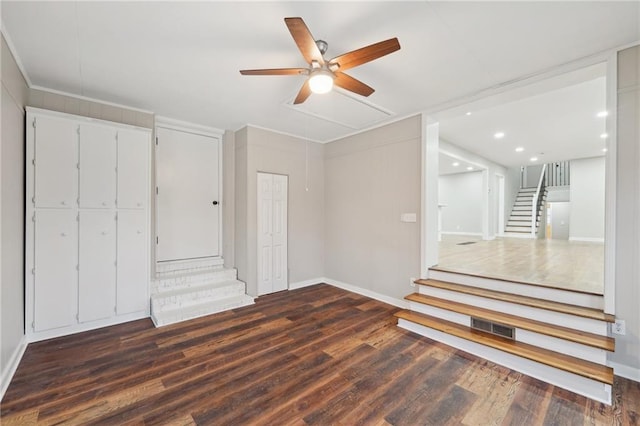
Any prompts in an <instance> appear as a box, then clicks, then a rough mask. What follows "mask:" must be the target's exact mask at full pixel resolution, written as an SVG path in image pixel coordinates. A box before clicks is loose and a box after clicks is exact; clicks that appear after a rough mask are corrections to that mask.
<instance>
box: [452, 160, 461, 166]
mask: <svg viewBox="0 0 640 426" xmlns="http://www.w3.org/2000/svg"><path fill="white" fill-rule="evenodd" d="M451 165H452V166H453V167H458V166H459V165H460V163H458V162H457V161H456V162H455V163H453V164H451Z"/></svg>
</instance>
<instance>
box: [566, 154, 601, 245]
mask: <svg viewBox="0 0 640 426" xmlns="http://www.w3.org/2000/svg"><path fill="white" fill-rule="evenodd" d="M604 171H605V161H604V157H595V158H585V159H580V160H572V161H571V185H570V187H569V191H570V199H571V213H570V217H569V239H570V240H575V241H604V187H605V176H604Z"/></svg>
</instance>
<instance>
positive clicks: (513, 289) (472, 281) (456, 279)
mask: <svg viewBox="0 0 640 426" xmlns="http://www.w3.org/2000/svg"><path fill="white" fill-rule="evenodd" d="M429 278H431V279H434V280H437V281H445V282H450V283H454V284H462V285H466V286H470V287H477V288H484V289H488V290H494V291H501V292H504V293H510V294H517V295H520V296H528V297H535V298H537V299H544V300H550V301H553V302H560V303H567V304H570V305H577V306H583V307H585V308H594V309H603V308H604V298H603V297H602V296H598V295H595V294H586V293H575V292H572V291H566V290H560V289H557V288H550V287H542V286H535V285H528V284H521V283H510V282H508V281H501V280H493V279H491V278H485V277H474V276H471V275H462V274H456V273H451V272H444V271H435V270H429ZM423 287H425V286H420V288H421V289H422V288H423Z"/></svg>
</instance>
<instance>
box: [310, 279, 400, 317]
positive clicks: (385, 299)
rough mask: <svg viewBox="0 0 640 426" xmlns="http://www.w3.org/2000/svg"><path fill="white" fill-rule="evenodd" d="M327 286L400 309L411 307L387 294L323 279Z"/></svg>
mask: <svg viewBox="0 0 640 426" xmlns="http://www.w3.org/2000/svg"><path fill="white" fill-rule="evenodd" d="M321 282H325V283H327V284H330V285H332V286H334V287H338V288H341V289H343V290H347V291H350V292H353V293H357V294H360V295H362V296H366V297H370V298H372V299H375V300H379V301H380V302H384V303H388V304H390V305H393V306H397V307H398V308H403V309H407V308H408V307H409V302H408V301H406V300H401V299H396V298H395V297H391V296H387V295H386V294H382V293H378V292H375V291H373V290H368V289H366V288H362V287H358V286H356V285H353V284H347V283H343V282H341V281H338V280H334V279H331V278H323V281H321Z"/></svg>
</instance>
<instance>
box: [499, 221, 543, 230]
mask: <svg viewBox="0 0 640 426" xmlns="http://www.w3.org/2000/svg"><path fill="white" fill-rule="evenodd" d="M507 226H516V227H523V226H524V227H527V228H531V221H530V220H511V219H509V221H508V222H507ZM538 226H540V222H536V228H537V227H538Z"/></svg>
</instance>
